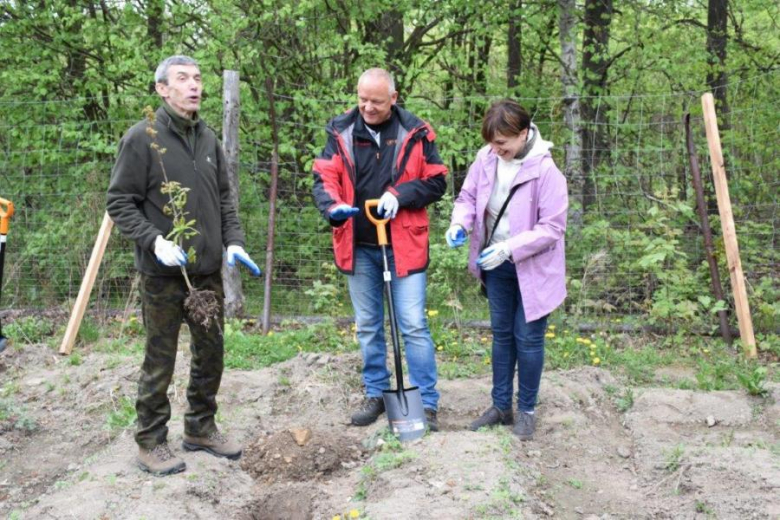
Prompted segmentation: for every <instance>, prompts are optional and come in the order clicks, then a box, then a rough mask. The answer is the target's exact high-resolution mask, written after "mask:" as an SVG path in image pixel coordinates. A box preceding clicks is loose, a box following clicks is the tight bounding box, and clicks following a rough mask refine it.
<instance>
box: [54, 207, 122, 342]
mask: <svg viewBox="0 0 780 520" xmlns="http://www.w3.org/2000/svg"><path fill="white" fill-rule="evenodd" d="M113 227H114V221H113V220H111V217H109V216H108V213H106V214H104V215H103V223H102V224H100V231H98V236H97V240H95V246H94V247H93V248H92V256H90V257H89V264H88V265H87V271H86V272H85V273H84V279H83V280H82V281H81V288H80V289H79V295H78V297H77V298H76V304H75V305H74V306H73V312H72V313H71V315H70V320H69V321H68V328H67V329H65V336H64V337H63V338H62V344H61V345H60V354H62V355H65V356H67V355H68V354H70V352H71V351H72V350H73V345H74V344H75V343H76V336H77V335H78V333H79V327H80V326H81V320H82V318H83V317H84V311H85V310H86V308H87V303H88V302H89V294H90V293H91V292H92V286H93V285H94V284H95V278H96V277H97V273H98V269H100V262H101V261H102V260H103V253H105V252H106V244H108V238H109V237H110V236H111V229H112V228H113Z"/></svg>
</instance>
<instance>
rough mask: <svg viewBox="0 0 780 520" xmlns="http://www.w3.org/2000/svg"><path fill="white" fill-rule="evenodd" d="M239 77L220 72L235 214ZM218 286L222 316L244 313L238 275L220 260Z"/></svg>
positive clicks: (242, 294)
mask: <svg viewBox="0 0 780 520" xmlns="http://www.w3.org/2000/svg"><path fill="white" fill-rule="evenodd" d="M238 80H239V76H238V72H237V71H235V70H226V71H224V72H223V73H222V109H223V110H222V148H223V149H224V150H225V160H226V161H227V172H228V180H229V181H230V199H231V200H232V201H233V206H234V207H235V208H236V211H238V193H239V189H238V118H239V115H240V99H239V83H238ZM222 287H223V288H224V290H225V317H227V318H234V317H236V316H240V315H241V314H243V312H244V292H243V290H242V287H241V272H240V271H239V270H238V269H231V268H229V267H228V265H227V261H225V260H223V261H222Z"/></svg>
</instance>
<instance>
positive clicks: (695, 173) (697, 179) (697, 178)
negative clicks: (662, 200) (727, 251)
mask: <svg viewBox="0 0 780 520" xmlns="http://www.w3.org/2000/svg"><path fill="white" fill-rule="evenodd" d="M683 124H684V125H685V143H686V144H687V146H688V161H689V162H690V165H691V180H692V182H693V190H694V191H695V192H696V207H697V209H698V211H699V219H700V220H701V232H702V235H704V250H705V252H706V256H707V263H708V264H709V266H710V284H711V286H712V295H713V296H714V297H715V299H716V300H723V301H726V298H725V297H724V296H723V285H722V284H721V283H720V272H719V271H718V262H717V261H716V260H715V247H714V246H713V244H712V229H710V221H709V218H708V216H707V206H706V203H705V201H704V188H703V185H702V182H701V170H700V169H699V159H698V157H697V156H696V146H695V145H694V143H693V136H692V135H691V114H685V117H684V118H683ZM718 319H719V320H720V334H721V336H723V340H724V341H725V342H726V343H728V344H729V345H731V344H732V342H733V341H734V340H733V338H732V337H731V329H730V328H729V318H728V314H727V313H726V311H725V310H722V311H718Z"/></svg>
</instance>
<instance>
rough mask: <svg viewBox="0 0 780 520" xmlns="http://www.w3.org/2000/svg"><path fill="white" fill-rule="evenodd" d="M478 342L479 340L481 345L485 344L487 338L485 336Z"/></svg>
mask: <svg viewBox="0 0 780 520" xmlns="http://www.w3.org/2000/svg"><path fill="white" fill-rule="evenodd" d="M479 340H480V341H481V342H482V343H487V338H486V337H485V336H482V337H481V338H479Z"/></svg>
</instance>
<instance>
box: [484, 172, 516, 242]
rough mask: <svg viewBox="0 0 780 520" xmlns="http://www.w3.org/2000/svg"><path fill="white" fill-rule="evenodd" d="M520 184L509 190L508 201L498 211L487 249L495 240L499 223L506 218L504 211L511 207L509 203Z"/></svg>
mask: <svg viewBox="0 0 780 520" xmlns="http://www.w3.org/2000/svg"><path fill="white" fill-rule="evenodd" d="M519 187H520V185H519V184H515V185H514V186H512V189H510V190H509V195H507V196H506V200H505V201H504V205H503V206H501V209H500V210H499V211H498V215H496V221H495V222H494V223H493V230H492V231H491V232H490V236H489V237H488V239H487V242H485V247H487V246H489V245H490V241H491V240H493V235H495V234H496V228H497V227H498V222H499V221H500V220H501V217H503V216H504V211H506V207H507V206H509V201H510V200H511V199H512V195H514V194H515V191H516V190H517V188H519Z"/></svg>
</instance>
